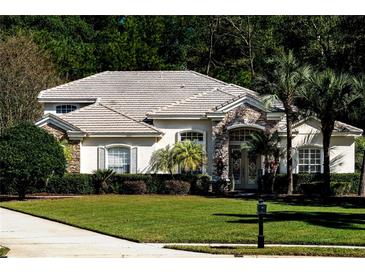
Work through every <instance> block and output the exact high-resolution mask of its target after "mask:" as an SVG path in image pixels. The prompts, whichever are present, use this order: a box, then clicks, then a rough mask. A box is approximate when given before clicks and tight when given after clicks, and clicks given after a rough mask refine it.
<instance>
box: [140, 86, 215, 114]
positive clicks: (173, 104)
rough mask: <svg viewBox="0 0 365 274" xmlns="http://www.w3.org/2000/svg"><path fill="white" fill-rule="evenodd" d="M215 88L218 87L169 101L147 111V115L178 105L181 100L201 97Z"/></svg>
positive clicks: (186, 100) (185, 100)
mask: <svg viewBox="0 0 365 274" xmlns="http://www.w3.org/2000/svg"><path fill="white" fill-rule="evenodd" d="M217 89H218V88H213V89H211V90H206V91H202V92H199V93H197V94H194V95H192V96H189V97H186V98H183V99H180V100H178V101H175V102H173V103H171V104H168V105H167V106H163V107H160V108H158V109H156V110H154V111H150V112H147V115H148V114H154V113H156V112H159V111H161V110H166V109H169V108H171V107H173V106H176V105H180V104H181V103H183V102H188V101H191V100H193V99H195V98H198V97H201V96H203V95H206V94H208V93H211V92H213V91H215V90H217Z"/></svg>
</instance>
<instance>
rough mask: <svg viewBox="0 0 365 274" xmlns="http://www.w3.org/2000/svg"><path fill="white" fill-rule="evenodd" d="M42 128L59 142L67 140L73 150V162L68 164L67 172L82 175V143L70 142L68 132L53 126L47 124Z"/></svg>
mask: <svg viewBox="0 0 365 274" xmlns="http://www.w3.org/2000/svg"><path fill="white" fill-rule="evenodd" d="M42 128H43V129H44V130H46V131H48V132H49V133H50V134H52V135H53V136H54V137H55V138H56V139H57V140H58V141H62V140H65V139H66V140H67V141H68V144H69V146H70V148H71V154H72V157H71V160H70V161H68V162H67V168H66V171H67V172H70V173H80V141H74V140H69V139H68V137H67V133H66V131H64V130H63V129H60V128H59V127H57V126H54V125H52V124H46V125H44V126H42Z"/></svg>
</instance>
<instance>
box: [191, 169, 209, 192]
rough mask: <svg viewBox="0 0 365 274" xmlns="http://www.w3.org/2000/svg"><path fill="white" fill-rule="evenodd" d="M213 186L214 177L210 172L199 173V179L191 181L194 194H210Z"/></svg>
mask: <svg viewBox="0 0 365 274" xmlns="http://www.w3.org/2000/svg"><path fill="white" fill-rule="evenodd" d="M211 188H212V177H210V176H209V175H208V174H198V175H197V180H196V181H195V182H192V183H191V189H190V192H191V193H192V194H208V193H209V191H210V190H211Z"/></svg>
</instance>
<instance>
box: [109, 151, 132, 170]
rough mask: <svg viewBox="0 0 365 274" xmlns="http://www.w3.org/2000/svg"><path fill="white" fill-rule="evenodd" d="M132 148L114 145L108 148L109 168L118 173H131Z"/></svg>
mask: <svg viewBox="0 0 365 274" xmlns="http://www.w3.org/2000/svg"><path fill="white" fill-rule="evenodd" d="M130 157H131V155H130V149H129V148H126V147H112V148H109V149H108V168H110V169H112V170H114V171H115V172H116V173H130Z"/></svg>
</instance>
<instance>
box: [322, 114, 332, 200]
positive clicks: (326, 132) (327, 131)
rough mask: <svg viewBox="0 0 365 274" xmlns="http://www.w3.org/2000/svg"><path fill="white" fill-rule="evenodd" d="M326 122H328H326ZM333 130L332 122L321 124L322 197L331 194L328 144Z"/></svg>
mask: <svg viewBox="0 0 365 274" xmlns="http://www.w3.org/2000/svg"><path fill="white" fill-rule="evenodd" d="M327 122H328V121H327ZM333 128H334V122H329V124H325V125H324V124H322V134H323V182H324V187H325V189H324V195H326V196H329V195H330V194H331V171H330V153H329V150H330V142H331V135H332V130H333Z"/></svg>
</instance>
